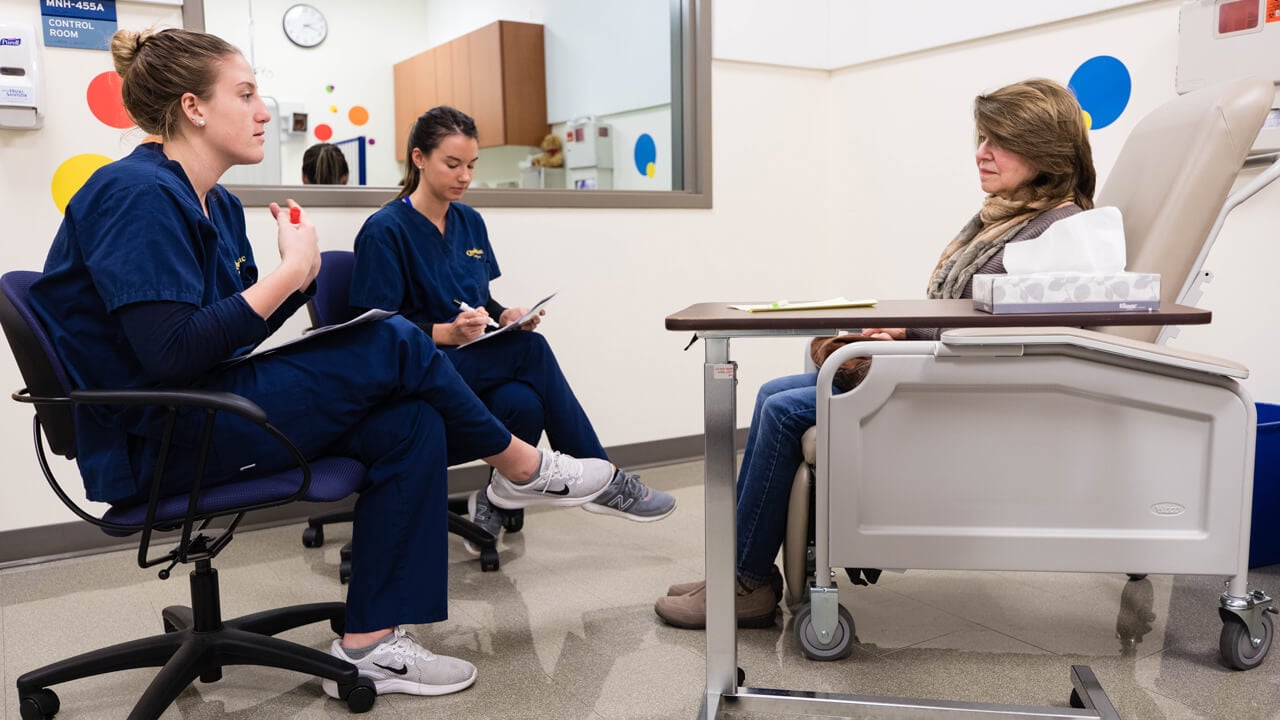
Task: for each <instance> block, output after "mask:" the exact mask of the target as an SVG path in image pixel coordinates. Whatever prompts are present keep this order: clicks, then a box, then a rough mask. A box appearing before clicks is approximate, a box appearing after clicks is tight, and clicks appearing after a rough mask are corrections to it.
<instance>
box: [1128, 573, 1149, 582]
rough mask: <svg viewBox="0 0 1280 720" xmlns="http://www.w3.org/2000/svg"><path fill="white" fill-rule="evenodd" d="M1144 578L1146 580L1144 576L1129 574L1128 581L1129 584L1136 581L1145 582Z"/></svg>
mask: <svg viewBox="0 0 1280 720" xmlns="http://www.w3.org/2000/svg"><path fill="white" fill-rule="evenodd" d="M1146 578H1147V576H1146V575H1145V574H1139V573H1129V581H1130V582H1136V581H1138V580H1145V579H1146Z"/></svg>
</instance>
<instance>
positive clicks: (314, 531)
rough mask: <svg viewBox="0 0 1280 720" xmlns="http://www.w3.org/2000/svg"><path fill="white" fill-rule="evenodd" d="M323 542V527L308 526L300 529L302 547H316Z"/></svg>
mask: <svg viewBox="0 0 1280 720" xmlns="http://www.w3.org/2000/svg"><path fill="white" fill-rule="evenodd" d="M323 544H324V528H323V527H308V528H307V529H306V530H303V531H302V545H303V547H309V548H318V547H320V546H321V545H323Z"/></svg>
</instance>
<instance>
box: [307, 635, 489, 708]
mask: <svg viewBox="0 0 1280 720" xmlns="http://www.w3.org/2000/svg"><path fill="white" fill-rule="evenodd" d="M329 654H331V655H333V656H334V657H336V658H338V659H340V660H346V661H347V662H349V663H351V664H352V665H355V666H356V669H357V670H359V671H360V674H361V675H362V676H364V677H367V678H369V679H370V680H373V685H374V687H375V688H377V691H378V694H379V695H386V694H387V693H407V694H409V695H446V694H448V693H453V692H458V691H459V690H464V689H466V688H468V687H471V684H472V683H474V682H475V681H476V666H475V665H472V664H471V663H469V662H467V661H466V660H461V659H459V658H455V657H449V656H448V655H436V654H435V653H433V652H431V651H430V650H428V649H426V648H424V647H422V646H421V645H419V644H418V641H417V640H414V639H413V637H412V636H410V635H409V634H408V633H406V632H405V631H404V630H403V629H402V628H396V629H395V632H394V633H393V634H392V636H391V637H390V638H389V639H388V640H386V641H384V642H383V643H381V644H379V645H378V647H376V648H374V649H373V652H371V653H369V654H368V655H365V656H364V657H362V658H360V659H359V660H352V659H351V658H350V657H348V656H347V653H346V652H344V651H343V649H342V641H341V640H334V641H333V646H332V647H330V648H329ZM320 685H321V687H323V688H324V691H325V693H326V694H327V695H328V696H329V697H332V698H336V697H338V683H336V682H334V681H333V680H323V681H321V683H320Z"/></svg>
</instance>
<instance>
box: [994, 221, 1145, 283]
mask: <svg viewBox="0 0 1280 720" xmlns="http://www.w3.org/2000/svg"><path fill="white" fill-rule="evenodd" d="M1124 264H1125V249H1124V218H1122V217H1121V216H1120V208H1115V207H1100V208H1094V209H1093V210H1085V211H1084V212H1081V213H1077V214H1075V215H1072V216H1071V217H1068V218H1064V219H1062V220H1059V221H1057V222H1055V223H1054V224H1052V225H1050V226H1049V229H1048V230H1045V231H1044V234H1042V235H1041V236H1040V237H1038V238H1034V239H1032V240H1023V241H1021V242H1013V243H1009V244H1008V245H1005V246H1004V269H1005V271H1006V272H1008V273H1009V274H1010V275H1024V274H1028V273H1040V272H1096V273H1111V272H1121V271H1123V270H1124Z"/></svg>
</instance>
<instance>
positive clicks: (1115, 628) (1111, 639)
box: [0, 463, 1280, 720]
mask: <svg viewBox="0 0 1280 720" xmlns="http://www.w3.org/2000/svg"><path fill="white" fill-rule="evenodd" d="M643 476H644V479H645V481H646V482H648V483H650V484H652V485H654V486H656V487H660V488H663V489H666V490H670V491H672V492H674V493H675V494H676V495H677V497H678V498H679V502H680V506H679V508H678V509H677V510H676V512H675V513H674V514H673V515H672V516H671V517H670V518H668V519H666V520H664V521H662V522H660V523H656V524H640V523H630V522H627V521H625V520H619V519H616V518H608V517H603V516H599V515H593V514H591V513H586V512H583V511H581V510H577V509H572V510H550V511H531V512H530V513H529V514H528V518H527V522H526V525H525V531H524V532H522V533H519V534H515V535H511V536H508V537H507V538H506V539H505V541H504V545H503V551H502V569H501V571H500V572H496V573H481V572H480V568H479V564H478V563H477V562H475V560H474V559H473V558H472V557H471V556H469V555H468V554H467V553H466V551H465V549H464V548H463V546H462V543H461V542H459V541H458V540H457V539H456V538H453V537H452V536H451V538H450V543H451V545H450V553H451V559H452V564H451V569H450V576H449V594H450V617H449V620H448V621H446V622H443V623H438V624H436V625H432V626H420V627H417V628H413V630H414V632H415V633H416V634H417V636H418V637H419V638H420V639H421V640H422V641H423V642H424V644H425V645H427V647H429V648H431V649H434V650H436V651H439V652H444V653H449V654H454V655H459V656H461V657H464V658H467V659H468V660H471V661H472V662H474V663H475V664H476V665H477V666H478V667H479V669H480V680H479V681H478V682H477V684H476V685H475V687H473V688H471V689H470V690H467V691H465V692H462V693H459V694H456V695H452V696H447V697H441V698H415V697H407V696H403V695H391V696H386V697H382V698H379V700H378V704H377V706H376V707H375V708H374V710H373V712H372V713H371V714H370V715H368V716H367V717H374V718H420V717H439V718H452V719H455V720H459V719H464V718H495V717H501V718H554V719H556V720H562V719H575V718H591V719H593V720H598V719H602V718H607V719H622V718H661V719H663V720H667V719H669V718H693V717H695V716H696V714H697V712H698V707H699V703H700V701H701V694H702V688H703V681H704V667H705V665H704V654H705V648H704V646H703V642H704V639H703V634H702V633H701V632H694V631H687V630H677V629H674V628H670V627H666V626H664V625H663V624H662V623H661V622H660V621H659V620H658V619H657V618H656V617H655V616H654V614H653V601H654V599H656V598H657V597H658V595H660V594H663V593H665V591H666V587H667V585H668V584H670V583H673V582H677V581H683V580H690V579H694V578H698V577H701V575H702V543H703V535H702V532H703V530H702V484H701V481H702V466H701V464H700V463H689V464H682V465H675V466H668V467H662V468H654V469H649V470H647V471H645V472H644V473H643ZM301 532H302V527H301V526H300V525H299V526H294V527H285V528H276V529H272V530H263V531H256V532H249V533H242V534H240V535H238V536H237V538H236V540H235V542H233V543H232V544H231V546H230V547H229V548H228V549H227V550H226V551H225V552H224V553H223V554H222V555H221V556H220V557H219V559H218V562H217V567H218V569H219V573H220V579H221V582H222V598H223V603H224V614H225V615H226V616H227V617H233V616H236V615H240V614H244V613H247V612H252V611H255V610H260V609H264V608H269V607H275V606H280V605H286V604H292V603H300V602H314V601H320V600H331V599H340V598H341V597H342V592H343V591H342V587H341V586H340V585H339V584H338V580H337V563H338V548H339V547H340V546H341V545H342V543H343V542H345V540H346V539H348V537H349V530H348V529H347V528H343V527H341V526H339V527H335V528H333V529H331V530H329V531H328V532H327V535H328V542H327V544H326V545H325V546H324V548H322V549H315V550H307V549H304V548H303V547H302V546H301V542H300V540H299V538H300V536H301ZM1251 578H1252V580H1251V584H1252V586H1254V587H1258V588H1261V589H1263V590H1265V591H1267V592H1268V593H1269V594H1270V595H1272V596H1273V597H1274V596H1277V595H1280V566H1273V567H1270V568H1264V569H1261V570H1257V571H1254V572H1253V573H1252V574H1251ZM841 580H843V577H841ZM1221 583H1222V578H1207V577H1182V576H1179V577H1170V576H1151V577H1149V578H1147V579H1145V580H1142V581H1138V582H1127V579H1126V578H1125V576H1123V575H1075V574H1040V573H989V572H920V571H913V572H908V573H905V574H892V573H886V574H885V575H884V577H882V579H881V581H880V583H879V584H878V585H876V586H874V587H870V588H865V587H859V588H856V589H851V588H850V587H848V583H847V582H846V583H844V584H843V585H842V587H841V602H842V603H843V604H844V605H845V606H846V607H847V608H848V609H849V610H850V611H851V612H852V614H853V617H854V621H855V623H856V631H857V636H858V641H859V642H858V645H857V647H856V648H855V650H854V652H853V654H852V655H851V656H850V657H849V658H848V659H846V660H843V661H840V662H835V663H815V662H811V661H808V660H806V659H804V658H803V657H802V656H801V654H800V652H799V650H798V649H797V645H796V642H795V640H794V639H793V637H792V635H791V615H790V613H784V614H783V615H782V616H781V617H782V621H781V622H780V624H779V626H778V627H776V628H772V629H767V630H744V631H742V632H741V633H740V634H739V664H740V665H741V666H742V667H743V668H744V669H745V670H746V674H747V685H749V686H753V687H772V688H793V689H806V690H816V691H824V692H840V693H858V694H864V695H885V696H899V697H922V698H932V699H950V700H963V701H975V702H988V703H1010V704H1022V705H1057V706H1062V707H1065V706H1066V704H1067V696H1068V694H1069V692H1070V681H1069V679H1068V668H1069V666H1070V665H1072V664H1076V663H1078V664H1086V665H1089V666H1091V667H1092V668H1093V670H1094V672H1096V673H1097V675H1098V677H1099V679H1100V680H1101V682H1102V684H1103V687H1104V688H1105V689H1106V690H1107V692H1108V694H1109V695H1110V697H1111V699H1112V701H1113V702H1114V703H1115V704H1116V706H1117V708H1118V709H1119V710H1120V713H1121V715H1122V717H1124V718H1136V719H1140V720H1153V719H1157V718H1169V719H1174V718H1177V719H1181V718H1215V719H1216V718H1231V719H1232V720H1263V719H1265V718H1280V657H1272V658H1270V659H1268V660H1267V661H1266V662H1265V663H1264V664H1263V665H1262V666H1261V667H1260V668H1258V669H1256V670H1254V671H1252V672H1245V673H1241V672H1233V671H1230V670H1227V669H1226V668H1224V667H1223V666H1222V665H1221V664H1220V662H1219V660H1218V633H1219V630H1220V628H1221V622H1220V620H1219V619H1218V614H1217V611H1216V608H1217V597H1218V594H1219V593H1220V592H1221ZM186 594H187V588H186V582H185V581H184V580H183V579H182V578H181V577H180V576H179V575H178V574H175V576H174V578H173V579H171V580H169V581H166V582H161V581H159V580H158V579H156V577H155V574H154V572H153V571H143V570H139V569H138V568H137V567H136V566H135V565H134V561H133V554H132V553H124V552H121V553H115V554H112V555H102V556H97V557H90V558H80V559H75V560H67V561H62V562H56V563H49V564H45V565H41V566H36V567H29V568H17V569H11V570H7V571H4V572H0V631H2V632H3V642H4V644H3V653H4V662H3V665H2V666H0V684H2V685H3V687H4V688H5V694H4V712H3V715H4V717H9V718H17V717H18V712H17V707H18V704H17V695H16V690H15V689H14V681H15V680H16V679H17V677H18V676H19V675H20V674H22V673H23V672H25V671H27V670H30V669H32V668H34V667H36V666H39V665H42V664H45V663H48V662H52V661H55V660H58V659H61V658H63V657H66V656H69V655H72V654H74V653H77V652H81V651H85V650H89V649H93V648H97V647H101V646H103V645H107V644H110V643H113V642H118V641H123V640H128V639H132V638H135V637H141V636H144V635H148V634H152V633H154V632H156V631H158V629H159V628H160V610H161V608H163V607H164V606H166V605H172V604H181V603H185V602H186ZM285 637H288V638H290V639H293V640H295V641H299V642H304V643H307V644H310V645H312V646H314V647H327V646H328V644H329V642H330V640H331V636H330V635H329V631H328V628H327V627H324V626H323V625H315V626H311V627H308V628H303V629H300V630H296V631H292V632H290V633H288V634H286V635H285ZM153 672H154V671H152V670H131V671H127V672H123V673H118V674H115V675H111V676H107V677H105V678H94V679H86V680H79V681H75V682H71V683H67V684H64V685H61V686H56V687H55V689H56V690H57V692H58V694H59V695H60V697H61V699H62V708H63V711H62V712H61V713H59V715H58V718H59V720H77V719H80V718H111V719H117V718H122V717H124V716H125V715H127V713H128V709H129V708H130V707H131V706H132V700H133V699H134V698H136V696H137V695H138V694H139V693H140V692H141V690H142V689H143V688H144V687H145V686H146V684H147V683H148V682H149V681H150V678H151V677H152V674H153ZM344 716H346V710H345V706H344V705H342V704H340V703H338V702H336V701H331V700H329V699H328V698H327V697H325V696H324V694H323V692H322V691H321V689H320V683H319V681H317V680H315V679H310V678H304V677H301V676H297V675H293V674H290V673H286V672H282V671H274V670H262V669H248V668H235V667H233V668H228V669H227V670H226V672H225V675H224V679H223V680H222V682H219V683H215V684H212V685H202V684H197V685H196V686H194V687H192V688H190V689H188V690H187V691H186V692H185V693H184V694H183V695H182V696H181V697H180V698H179V700H178V702H177V704H176V705H175V706H174V707H173V708H172V709H171V710H170V711H169V712H168V713H166V715H165V718H226V717H230V718H246V719H247V718H337V717H344ZM739 717H745V716H739ZM751 717H752V718H758V717H760V716H756V715H753V716H751Z"/></svg>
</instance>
